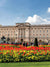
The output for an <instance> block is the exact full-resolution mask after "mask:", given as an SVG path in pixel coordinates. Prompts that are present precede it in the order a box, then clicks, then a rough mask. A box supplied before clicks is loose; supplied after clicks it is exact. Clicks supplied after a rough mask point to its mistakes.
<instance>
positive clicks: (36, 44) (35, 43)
mask: <svg viewBox="0 0 50 67" xmlns="http://www.w3.org/2000/svg"><path fill="white" fill-rule="evenodd" d="M34 46H38V40H37V38H35V42H34Z"/></svg>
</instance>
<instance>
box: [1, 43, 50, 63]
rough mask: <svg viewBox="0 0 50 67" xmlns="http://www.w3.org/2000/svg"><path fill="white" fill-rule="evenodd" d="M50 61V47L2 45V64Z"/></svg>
mask: <svg viewBox="0 0 50 67" xmlns="http://www.w3.org/2000/svg"><path fill="white" fill-rule="evenodd" d="M30 61H31V62H32V61H50V46H47V47H46V46H45V47H42V46H38V47H35V46H30V47H24V46H22V45H18V46H16V45H13V44H0V62H30Z"/></svg>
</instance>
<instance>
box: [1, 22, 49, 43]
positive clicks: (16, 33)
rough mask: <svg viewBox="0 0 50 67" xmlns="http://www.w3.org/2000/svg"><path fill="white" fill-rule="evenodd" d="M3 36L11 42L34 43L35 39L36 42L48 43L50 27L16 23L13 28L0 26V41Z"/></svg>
mask: <svg viewBox="0 0 50 67" xmlns="http://www.w3.org/2000/svg"><path fill="white" fill-rule="evenodd" d="M3 36H4V37H5V38H8V37H9V38H10V41H11V42H12V41H13V42H21V41H23V42H34V39H35V38H36V37H37V39H38V41H39V40H42V41H45V42H48V41H49V40H50V25H31V24H30V23H16V25H14V26H2V25H0V39H1V38H2V37H3Z"/></svg>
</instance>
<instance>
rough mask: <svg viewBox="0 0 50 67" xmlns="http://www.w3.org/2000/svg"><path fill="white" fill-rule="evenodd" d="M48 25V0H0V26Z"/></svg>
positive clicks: (49, 17) (49, 11)
mask: <svg viewBox="0 0 50 67" xmlns="http://www.w3.org/2000/svg"><path fill="white" fill-rule="evenodd" d="M25 21H26V22H30V23H32V24H41V23H44V22H45V23H46V24H47V23H50V0H0V24H2V25H15V23H17V22H25Z"/></svg>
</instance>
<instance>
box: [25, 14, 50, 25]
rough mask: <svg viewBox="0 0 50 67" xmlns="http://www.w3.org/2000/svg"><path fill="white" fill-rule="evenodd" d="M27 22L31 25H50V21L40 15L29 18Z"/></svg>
mask: <svg viewBox="0 0 50 67" xmlns="http://www.w3.org/2000/svg"><path fill="white" fill-rule="evenodd" d="M25 22H29V23H30V24H50V21H48V20H47V19H43V18H42V17H40V16H38V15H34V16H33V17H31V16H29V17H28V18H27V20H26V21H25Z"/></svg>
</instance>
